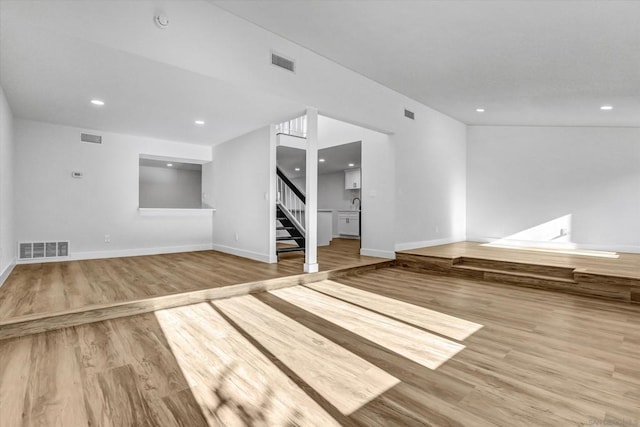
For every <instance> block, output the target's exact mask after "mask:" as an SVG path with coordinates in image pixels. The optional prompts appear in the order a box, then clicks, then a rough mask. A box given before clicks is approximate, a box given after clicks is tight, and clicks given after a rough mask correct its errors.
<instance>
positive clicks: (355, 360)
mask: <svg viewBox="0 0 640 427" xmlns="http://www.w3.org/2000/svg"><path fill="white" fill-rule="evenodd" d="M212 304H213V305H215V306H216V307H218V308H219V309H220V310H221V311H222V312H223V313H225V315H227V316H228V317H229V318H230V319H231V320H233V321H234V322H235V323H236V324H237V325H238V326H239V327H240V328H242V329H243V330H244V331H246V332H247V333H248V334H250V335H251V337H252V338H253V339H255V340H256V341H258V342H259V343H260V344H261V345H262V346H264V347H265V348H266V349H267V350H268V351H269V352H271V353H272V354H273V355H274V356H276V357H277V358H278V359H279V360H280V361H281V362H282V363H284V364H285V365H286V366H287V367H288V368H289V369H291V370H292V371H293V372H295V374H296V375H298V376H299V377H300V378H301V379H302V380H304V381H305V382H306V383H307V384H308V385H309V386H311V387H313V389H315V390H316V391H317V392H318V393H319V394H320V395H321V396H322V397H323V398H325V399H326V400H327V401H328V402H330V403H331V404H332V405H333V406H335V407H336V408H337V409H338V410H339V411H340V412H341V413H342V414H344V415H349V414H351V413H353V412H355V411H356V410H358V409H359V408H361V407H362V406H364V405H366V404H367V403H368V402H370V401H371V400H373V399H375V398H376V397H378V396H380V395H381V394H383V393H384V392H385V391H387V390H389V389H390V388H392V387H393V386H395V385H396V384H399V383H400V380H398V379H397V378H396V377H394V376H392V375H390V374H388V373H387V372H386V371H384V370H382V369H380V368H378V367H377V366H375V365H374V364H372V363H370V362H368V361H366V360H365V359H363V358H361V357H359V356H357V355H355V354H353V353H351V352H350V351H348V350H346V349H344V348H343V347H341V346H339V345H337V344H335V343H334V342H333V341H331V340H329V339H327V338H325V337H323V336H322V335H320V334H318V333H316V332H314V331H312V330H311V329H309V328H307V327H305V326H303V325H301V324H300V323H298V322H296V321H295V320H292V319H290V318H289V317H287V316H285V315H284V314H282V313H280V312H279V311H277V310H275V309H273V308H271V307H270V306H268V305H267V304H265V303H263V302H261V301H259V300H258V299H256V298H255V297H253V296H250V295H247V296H242V297H236V298H232V299H227V300H217V301H213V302H212ZM318 425H322V424H321V423H320V424H318Z"/></svg>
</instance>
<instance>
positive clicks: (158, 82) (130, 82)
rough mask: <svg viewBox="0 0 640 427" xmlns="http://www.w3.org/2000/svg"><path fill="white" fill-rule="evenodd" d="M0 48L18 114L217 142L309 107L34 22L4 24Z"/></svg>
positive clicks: (3, 76) (0, 67) (2, 79)
mask: <svg viewBox="0 0 640 427" xmlns="http://www.w3.org/2000/svg"><path fill="white" fill-rule="evenodd" d="M0 53H1V56H0V84H1V85H2V87H3V89H4V91H5V94H6V96H7V99H8V101H9V105H10V106H11V109H12V112H13V114H14V116H15V117H17V118H23V119H31V120H38V121H44V122H51V123H57V124H62V125H68V126H77V127H81V128H84V129H95V130H102V131H109V132H116V133H125V134H131V135H140V136H146V137H155V138H159V139H167V140H173V141H183V142H191V143H200V144H215V143H219V142H223V141H227V140H229V139H231V138H234V137H236V136H239V135H242V134H244V133H247V132H249V131H252V130H255V129H257V128H259V127H262V126H266V125H268V124H270V123H277V122H279V121H281V120H284V119H288V118H290V117H295V116H297V115H299V113H300V112H301V111H303V110H304V108H305V106H303V105H299V104H295V103H292V102H289V101H285V100H283V99H281V98H277V97H274V96H272V95H267V94H266V93H260V92H257V91H256V90H255V89H252V90H248V89H243V88H239V87H235V86H233V85H230V84H228V83H226V82H223V81H221V80H217V79H214V78H211V77H208V76H204V75H201V74H196V73H193V72H190V71H186V70H183V69H180V68H176V67H172V66H170V65H167V64H161V63H159V62H155V61H152V60H148V59H145V58H142V57H141V56H138V55H133V54H129V53H125V52H122V51H118V50H115V49H112V48H109V47H106V46H105V45H102V44H97V43H92V42H88V41H86V40H82V39H79V38H73V37H69V36H65V35H62V34H60V33H57V32H53V31H49V30H45V29H42V28H40V27H36V26H33V25H30V23H29V22H11V21H9V20H3V21H2V22H1V25H0ZM92 98H98V99H102V100H104V102H105V105H104V106H103V107H95V106H93V105H91V104H90V100H91V99H92ZM196 119H202V120H204V121H205V122H206V124H205V125H204V126H197V125H195V124H194V121H195V120H196Z"/></svg>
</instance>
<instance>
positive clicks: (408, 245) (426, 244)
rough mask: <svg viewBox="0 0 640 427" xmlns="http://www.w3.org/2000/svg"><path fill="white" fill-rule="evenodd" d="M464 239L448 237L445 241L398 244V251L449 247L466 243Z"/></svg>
mask: <svg viewBox="0 0 640 427" xmlns="http://www.w3.org/2000/svg"><path fill="white" fill-rule="evenodd" d="M464 241H465V238H464V237H447V238H444V239H435V240H423V241H421V242H406V243H396V252H397V251H408V250H410V249H418V248H426V247H429V246H439V245H447V244H449V243H457V242H464Z"/></svg>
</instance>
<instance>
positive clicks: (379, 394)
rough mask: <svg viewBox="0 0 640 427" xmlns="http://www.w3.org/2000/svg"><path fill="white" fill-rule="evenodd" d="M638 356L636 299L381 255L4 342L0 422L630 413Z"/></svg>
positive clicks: (332, 420)
mask: <svg viewBox="0 0 640 427" xmlns="http://www.w3.org/2000/svg"><path fill="white" fill-rule="evenodd" d="M639 361H640V307H638V306H630V305H624V304H619V303H613V302H607V301H600V300H595V299H589V298H584V297H578V296H572V295H564V294H556V293H552V292H547V291H541V290H535V289H527V288H514V287H512V286H508V285H507V286H503V285H499V284H491V283H484V282H474V281H470V280H465V279H456V278H450V277H443V276H431V275H427V274H420V273H413V272H410V271H407V270H404V269H400V268H386V269H381V270H376V271H373V272H369V273H364V274H361V275H356V276H349V277H342V278H339V279H336V280H334V281H324V282H319V283H315V284H308V285H306V286H296V287H292V288H287V289H281V290H275V291H272V292H266V293H262V294H256V295H247V296H241V297H237V298H232V299H227V300H218V301H213V302H211V303H200V304H196V305H190V306H184V307H178V308H172V309H167V310H161V311H158V312H156V313H148V314H144V315H139V316H134V317H127V318H120V319H115V320H109V321H104V322H98V323H92V324H87V325H82V326H77V327H73V328H67V329H62V330H58V331H53V332H47V333H42V334H36V335H29V336H26V337H21V338H15V339H9V340H4V341H0V414H1V417H2V418H1V419H2V425H3V427H4V426H6V427H12V426H20V425H25V426H31V425H47V426H49V425H51V426H53V425H63V426H69V427H72V426H86V425H104V426H107V425H114V426H130V425H136V426H146V425H154V426H157V425H162V426H174V425H184V426H204V425H220V426H223V425H224V426H227V425H238V426H278V425H281V426H292V425H309V426H331V425H362V426H411V425H435V426H445V425H446V426H473V425H478V426H483V425H494V426H519V425H522V426H572V425H573V426H578V425H605V423H608V425H630V426H633V425H638V423H640V362H639ZM622 423H626V424H622Z"/></svg>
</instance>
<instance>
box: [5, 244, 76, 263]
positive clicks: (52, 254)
mask: <svg viewBox="0 0 640 427" xmlns="http://www.w3.org/2000/svg"><path fill="white" fill-rule="evenodd" d="M18 246H19V247H18V259H39V258H59V257H68V256H69V242H29V243H27V242H22V243H19V244H18Z"/></svg>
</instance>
